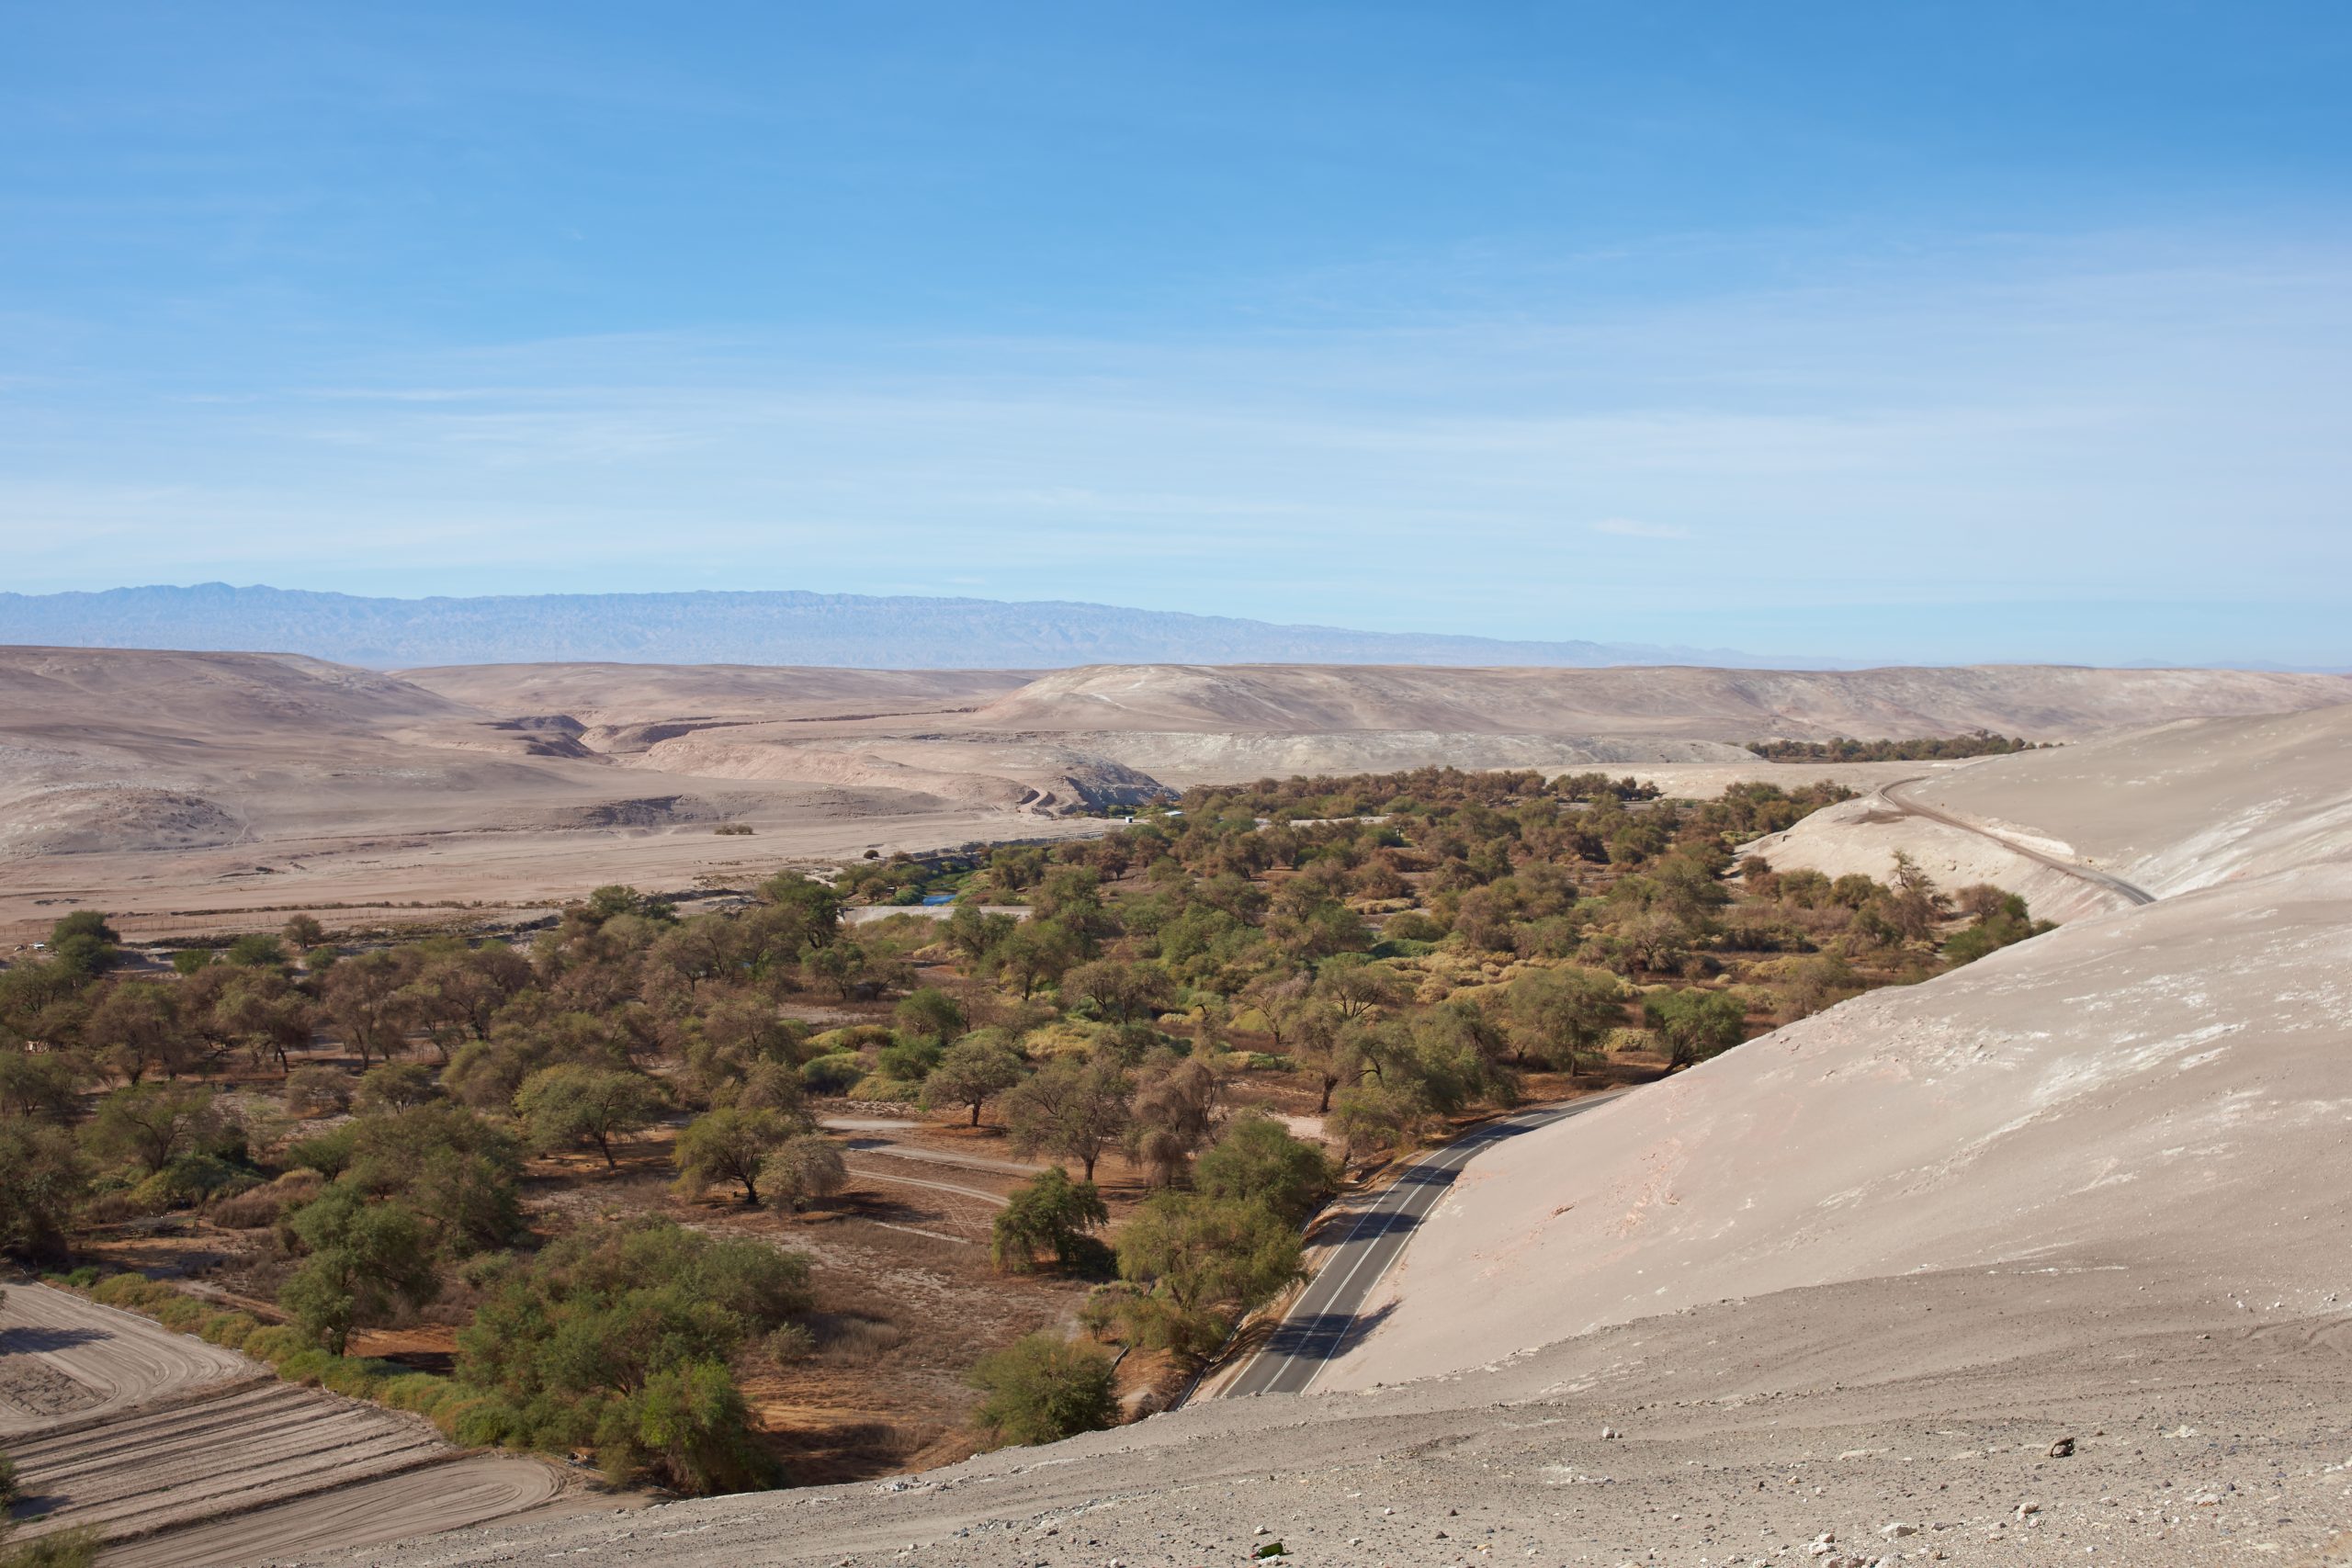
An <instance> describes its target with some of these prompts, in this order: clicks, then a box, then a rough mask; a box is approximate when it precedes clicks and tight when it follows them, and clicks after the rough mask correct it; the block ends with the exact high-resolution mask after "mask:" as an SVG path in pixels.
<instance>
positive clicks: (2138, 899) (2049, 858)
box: [1878, 773, 2156, 904]
mask: <svg viewBox="0 0 2352 1568" xmlns="http://www.w3.org/2000/svg"><path fill="white" fill-rule="evenodd" d="M1925 777H1927V775H1926V774H1924V773H1922V774H1920V775H1919V776H1918V778H1908V779H1897V780H1895V781H1894V783H1893V784H1882V785H1880V786H1879V791H1878V797H1879V799H1881V800H1883V801H1884V802H1886V804H1887V805H1889V806H1891V807H1894V809H1895V810H1897V811H1902V812H1907V813H1908V814H1910V815H1911V816H1914V817H1924V818H1927V819H1928V821H1930V822H1940V823H1942V824H1943V825H1944V826H1945V827H1947V828H1957V829H1960V830H1961V831H1962V832H1963V833H1973V834H1975V835H1976V836H1977V837H1978V838H1980V839H1990V840H1993V842H1995V843H1996V844H1998V845H2000V846H2001V847H2002V848H2003V849H2005V850H2007V851H2008V852H2010V853H2011V854H2013V855H2021V856H2023V857H2024V858H2025V859H2027V860H2030V861H2031V862H2033V863H2035V864H2036V865H2046V866H2048V867H2049V868H2050V869H2051V870H2052V871H2057V872H2064V874H2066V875H2068V876H2072V877H2075V878H2076V879H2078V880H2080V881H2084V882H2087V883H2090V884H2092V885H2093V886H2098V887H2103V888H2105V889H2107V891H2109V893H2112V894H2114V895H2115V896H2116V897H2120V898H2121V899H2123V900H2124V901H2125V902H2126V903H2130V904H2153V903H2154V902H2155V901H2156V896H2155V895H2154V894H2153V893H2151V892H2149V891H2148V890H2147V889H2146V888H2144V887H2139V886H2133V885H2132V884H2131V883H2129V882H2126V881H2124V880H2123V879H2122V878H2121V877H2120V876H2115V875H2111V874H2109V873H2107V872H2104V871H2094V870H2092V869H2091V868H2090V867H2089V866H2086V865H2083V864H2080V863H2077V862H2075V861H2070V860H2061V859H2060V858H2059V857H2057V856H2056V855H2046V854H2043V853H2041V852H2040V851H2038V850H2030V849H2027V848H2026V847H2025V846H2024V845H2023V844H2020V843H2018V842H2017V841H2016V840H2013V839H2005V838H2003V837H2002V836H2001V835H2000V834H1998V833H1996V832H1994V831H1993V830H1992V829H1989V828H1982V827H1979V826H1978V825H1977V824H1975V823H1973V822H1971V821H1969V820H1968V819H1967V818H1964V817H1954V816H1953V815H1951V813H1950V812H1948V811H1939V810H1937V809H1936V808H1935V807H1932V806H1924V805H1921V804H1920V803H1919V802H1918V801H1916V800H1913V799H1911V798H1909V797H1908V796H1906V795H1902V794H1900V793H1898V792H1899V791H1901V789H1902V788H1903V786H1904V785H1905V784H1917V783H1918V782H1919V780H1920V779H1922V778H1925Z"/></svg>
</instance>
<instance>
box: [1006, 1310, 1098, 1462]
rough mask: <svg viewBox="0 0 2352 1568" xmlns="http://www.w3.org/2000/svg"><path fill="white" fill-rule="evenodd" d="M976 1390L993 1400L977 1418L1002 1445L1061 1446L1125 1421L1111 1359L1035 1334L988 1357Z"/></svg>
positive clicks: (1077, 1343) (1071, 1341) (1072, 1342)
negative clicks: (1035, 1444) (1122, 1419)
mask: <svg viewBox="0 0 2352 1568" xmlns="http://www.w3.org/2000/svg"><path fill="white" fill-rule="evenodd" d="M972 1385H973V1386H974V1387H975V1388H978V1390H980V1392H981V1393H984V1394H986V1395H987V1397H986V1398H985V1399H983V1400H982V1401H981V1402H980V1407H979V1410H978V1412H977V1418H978V1422H979V1424H980V1426H981V1427H983V1428H984V1429H985V1430H986V1431H987V1432H988V1433H989V1436H990V1437H992V1438H995V1439H996V1440H998V1441H1000V1442H1005V1443H1053V1442H1059V1441H1060V1440H1061V1439H1062V1438H1071V1437H1076V1436H1077V1435H1078V1434H1079V1433H1080V1432H1096V1431H1100V1430H1102V1429H1103V1427H1110V1426H1114V1425H1116V1424H1117V1421H1118V1418H1119V1402H1118V1396H1117V1393H1116V1392H1115V1388H1114V1379H1113V1374H1112V1367H1111V1358H1110V1357H1108V1356H1106V1355H1104V1354H1103V1352H1102V1351H1101V1350H1100V1349H1098V1348H1096V1347H1094V1346H1092V1345H1090V1344H1087V1343H1086V1342H1085V1341H1083V1340H1078V1339H1063V1338H1061V1337H1058V1336H1056V1335H1051V1334H1032V1335H1030V1336H1029V1337H1027V1338H1025V1339H1020V1340H1016V1341H1014V1342H1013V1343H1012V1344H1011V1345H1009V1346H1007V1347H1005V1348H1003V1349H1001V1350H998V1351H996V1352H994V1353H992V1354H990V1355H988V1356H983V1357H982V1358H981V1359H979V1361H978V1363H977V1364H975V1365H974V1366H973V1368H972Z"/></svg>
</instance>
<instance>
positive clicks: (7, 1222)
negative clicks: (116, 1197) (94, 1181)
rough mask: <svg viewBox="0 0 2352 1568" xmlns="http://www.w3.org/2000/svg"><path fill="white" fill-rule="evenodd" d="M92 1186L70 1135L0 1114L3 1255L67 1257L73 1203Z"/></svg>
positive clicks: (43, 1260) (38, 1259)
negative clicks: (67, 1238)
mask: <svg viewBox="0 0 2352 1568" xmlns="http://www.w3.org/2000/svg"><path fill="white" fill-rule="evenodd" d="M89 1185H90V1173H89V1168H88V1166H87V1164H86V1163H85V1161H84V1159H83V1157H82V1151H81V1150H80V1149H79V1148H78V1147H77V1146H75V1145H74V1138H73V1135H72V1134H69V1133H67V1132H66V1131H65V1130H64V1129H63V1128H62V1127H51V1126H44V1125H42V1124H41V1123H40V1122H32V1121H28V1120H27V1119H26V1118H24V1117H22V1116H14V1115H0V1254H5V1255H6V1256H7V1257H10V1258H18V1259H21V1260H22V1261H25V1262H28V1263H49V1262H56V1261H60V1260H62V1259H63V1258H64V1257H65V1255H66V1251H67V1244H66V1235H67V1227H68V1225H69V1224H71V1223H72V1221H73V1218H74V1205H75V1204H76V1203H78V1202H80V1201H81V1200H82V1197H83V1195H84V1194H85V1192H87V1191H88V1190H89Z"/></svg>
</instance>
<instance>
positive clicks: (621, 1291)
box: [457, 1218, 811, 1492]
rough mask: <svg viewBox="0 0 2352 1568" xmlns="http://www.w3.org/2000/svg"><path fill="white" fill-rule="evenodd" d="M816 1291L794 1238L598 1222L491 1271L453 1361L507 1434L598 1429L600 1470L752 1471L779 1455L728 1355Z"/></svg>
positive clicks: (760, 1477) (550, 1438) (759, 1471)
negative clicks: (792, 1246) (769, 1452)
mask: <svg viewBox="0 0 2352 1568" xmlns="http://www.w3.org/2000/svg"><path fill="white" fill-rule="evenodd" d="M810 1304H811V1296H810V1291H809V1265H808V1261H807V1260H806V1259H805V1258H802V1257H800V1256H799V1255H797V1254H795V1253H788V1252H779V1251H777V1250H776V1249H775V1247H770V1246H768V1245H766V1244H765V1243H763V1242H757V1241H749V1240H728V1239H721V1238H718V1237H714V1236H709V1235H703V1234H701V1233H700V1232H696V1231H692V1230H688V1229H686V1228H684V1226H681V1225H676V1224H672V1223H670V1222H669V1221H667V1220H660V1219H651V1218H647V1219H639V1220H636V1221H633V1222H630V1223H628V1224H622V1225H615V1226H593V1227H589V1228H586V1229H582V1230H579V1231H575V1232H573V1233H571V1235H566V1236H563V1237H561V1238H560V1239H559V1240H557V1241H555V1242H552V1243H550V1244H549V1245H548V1247H546V1248H545V1249H543V1250H542V1251H541V1252H540V1254H539V1255H538V1257H537V1258H535V1259H534V1260H533V1261H532V1262H531V1263H529V1264H528V1265H527V1266H516V1267H514V1268H512V1269H508V1270H507V1271H506V1272H505V1273H504V1274H503V1276H501V1277H500V1278H499V1279H498V1280H497V1281H496V1283H495V1285H494V1286H493V1288H492V1290H491V1292H490V1294H489V1297H488V1299H487V1300H485V1301H484V1302H483V1303H482V1305H481V1310H480V1311H479V1312H477V1313H476V1314H475V1316H474V1320H473V1322H472V1323H471V1324H470V1325H468V1326H466V1327H464V1328H461V1329H459V1330H458V1367H457V1376H458V1382H460V1383H461V1384H463V1385H465V1386H466V1387H469V1388H471V1389H475V1390H480V1391H481V1392H483V1393H489V1394H492V1395H494V1396H495V1397H496V1399H497V1401H498V1402H499V1406H500V1408H499V1411H498V1414H499V1415H500V1416H501V1417H502V1426H501V1430H502V1433H503V1435H505V1436H507V1437H510V1438H515V1439H517V1440H522V1441H528V1442H533V1443H536V1444H537V1445H538V1446H540V1447H543V1448H548V1449H555V1450H563V1449H567V1448H571V1447H573V1446H577V1445H582V1444H594V1445H595V1446H596V1447H597V1449H598V1450H600V1452H601V1454H602V1457H603V1459H604V1461H605V1468H606V1470H607V1471H608V1472H611V1473H614V1474H616V1475H617V1476H624V1477H626V1476H630V1475H642V1476H645V1477H647V1478H649V1479H651V1480H655V1481H658V1482H661V1483H663V1484H665V1485H668V1486H671V1487H673V1488H674V1489H676V1490H680V1491H684V1492H715V1491H725V1490H729V1489H733V1488H740V1487H744V1486H754V1485H761V1484H764V1483H767V1482H769V1481H771V1480H772V1479H774V1474H773V1467H772V1465H770V1464H769V1463H768V1462H767V1461H765V1459H764V1458H763V1456H762V1454H761V1451H760V1450H759V1448H758V1446H757V1444H756V1442H755V1441H754V1440H753V1438H752V1432H751V1417H750V1413H749V1410H748V1408H747V1406H746V1405H745V1404H744V1402H743V1400H742V1397H741V1391H740V1390H739V1389H737V1388H736V1386H735V1383H734V1381H733V1377H732V1375H731V1373H729V1371H728V1368H729V1362H730V1361H731V1360H732V1359H734V1358H736V1357H737V1356H738V1355H739V1353H741V1351H742V1350H743V1349H744V1348H746V1347H748V1346H749V1345H751V1344H752V1343H753V1342H754V1341H756V1340H758V1339H760V1338H762V1337H764V1336H766V1335H767V1334H769V1333H770V1332H772V1331H773V1330H775V1329H776V1328H777V1327H779V1326H780V1325H783V1324H784V1323H785V1322H786V1321H787V1320H788V1319H789V1318H791V1317H793V1316H794V1315H795V1314H799V1313H803V1312H806V1311H808V1310H809V1305H810Z"/></svg>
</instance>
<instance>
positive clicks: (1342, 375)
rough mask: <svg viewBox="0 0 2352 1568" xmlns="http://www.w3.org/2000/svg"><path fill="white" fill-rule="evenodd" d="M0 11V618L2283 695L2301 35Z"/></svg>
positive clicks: (2144, 4)
mask: <svg viewBox="0 0 2352 1568" xmlns="http://www.w3.org/2000/svg"><path fill="white" fill-rule="evenodd" d="M8 30H9V33H10V37H11V42H10V44H9V46H8V48H7V49H6V50H5V51H0V586H6V587H10V588H16V589H18V590H21V591H27V592H37V591H42V590H49V589H58V588H96V587H107V586H115V585H119V584H124V583H137V582H157V581H166V582H168V581H179V582H187V581H205V580H210V579H221V580H227V581H237V582H254V581H261V582H270V583H276V584H278V585H281V586H289V587H310V588H330V589H340V590H344V591H346V592H370V593H393V594H418V593H428V592H454V593H463V592H528V591H533V590H538V589H547V590H559V589H560V590H568V591H577V590H597V589H630V588H664V589H673V588H696V587H729V588H737V587H773V588H809V589H818V590H827V591H834V592H917V593H921V592H931V593H965V594H975V595H980V596H985V597H991V598H1078V599H1090V600H1096V601H1102V602H1108V603H1115V604H1140V605H1147V606H1150V607H1154V608H1165V609H1183V610H1193V611H1200V612H1204V613H1217V614H1230V615H1254V616H1261V617H1265V618H1268V619H1274V620H1285V621H1318V622H1324V623H1330V624H1340V625H1348V626H1366V627H1375V628H1387V629H1400V630H1401V629H1419V630H1432V631H1455V632H1475V633H1487V634H1491V635H1497V636H1508V637H1595V638H1602V639H1612V640H1634V641H1650V642H1667V643H1684V644H1694V645H1702V646H1703V645H1716V646H1732V647H1742V648H1747V649H1758V650H1764V651H1775V650H1785V651H1789V652H1792V653H1820V654H1838V655H1844V656H1854V657H1887V658H1901V659H1916V660H1957V659H1985V658H1996V659H2041V658H2056V659H2069V660H2092V661H2122V660H2143V659H2161V660H2182V661H2204V660H2275V661H2279V662H2285V663H2290V664H2312V665H2321V664H2325V665H2345V664H2352V588H2347V586H2346V584H2347V583H2352V519H2348V518H2347V509H2346V496H2347V494H2352V483H2348V482H2347V481H2352V440H2347V439H2346V431H2347V430H2352V221H2347V220H2348V219H2352V207H2348V206H2347V195H2352V189H2348V188H2347V187H2348V186H2352V180H2347V175H2352V158H2347V153H2346V149H2347V148H2352V95H2347V94H2346V93H2345V92H2344V91H2343V89H2342V84H2343V82H2344V81H2345V80H2346V79H2347V68H2352V12H2347V11H2346V10H2345V9H2344V8H2343V7H2341V6H2323V5H2312V6H2286V5H2262V4H2238V5H2233V6H2218V5H2214V6H2207V5H2188V4H2165V3H2161V0H2141V3H2138V4H2132V5H2102V4H2070V5H2057V6H2052V5H2049V4H2047V3H2043V4H2034V5H2008V4H2000V3H1984V0H1977V3H1972V4H1965V5H1931V4H1907V5H1901V6H1887V5H1883V4H1870V5H1829V4H1792V5H1784V6H1756V5H1749V4H1723V5H1659V6H1623V5H1605V6H1604V5H1588V4H1551V5H1541V6H1538V5H1527V6H1519V5H1500V4H1489V5H1464V6H1430V5H1419V6H1380V5H1365V4H1351V5H1347V6H1306V5H1293V6H1279V7H1276V6H1227V5H1217V4H1191V5H1185V6H1121V7H1109V6H985V7H984V6H967V5H939V6H929V5H888V4H874V5H861V6H692V7H680V6H650V5H649V6H601V5H593V4H584V5H583V4H571V5H565V6H499V7H485V6H465V7H454V6H453V7H443V6H432V5H407V6H396V7H395V6H375V7H362V6H320V5H304V6H284V7H272V6H234V5H232V6H217V7H193V6H155V7H152V8H149V7H140V6H111V5H106V4H92V5H88V6H72V7H66V6H52V7H40V8H36V7H29V6H28V7H19V8H17V9H16V10H15V11H14V12H13V14H12V16H11V18H10V21H9V28H8Z"/></svg>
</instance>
